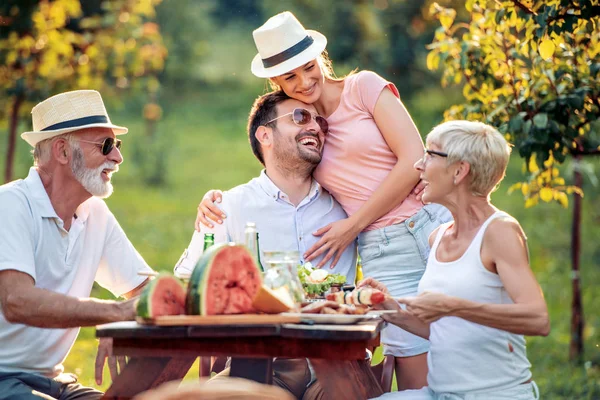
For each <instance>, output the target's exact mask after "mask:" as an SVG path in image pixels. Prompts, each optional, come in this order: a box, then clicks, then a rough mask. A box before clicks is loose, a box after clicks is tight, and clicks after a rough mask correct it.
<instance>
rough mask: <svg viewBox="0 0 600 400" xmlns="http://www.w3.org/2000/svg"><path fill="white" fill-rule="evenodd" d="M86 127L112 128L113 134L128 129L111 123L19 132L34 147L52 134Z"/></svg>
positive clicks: (121, 133) (121, 132)
mask: <svg viewBox="0 0 600 400" xmlns="http://www.w3.org/2000/svg"><path fill="white" fill-rule="evenodd" d="M86 128H110V129H112V130H113V132H114V133H115V135H124V134H126V133H127V132H128V131H129V130H128V129H127V128H125V127H124V126H118V125H113V124H89V125H82V126H74V127H70V128H63V129H55V130H49V131H30V132H23V133H22V134H21V139H23V140H25V141H26V142H27V143H29V144H30V145H31V147H35V145H36V144H38V143H39V142H41V141H42V140H46V139H50V138H53V137H54V136H58V135H62V134H64V133H69V132H74V131H78V130H81V129H86Z"/></svg>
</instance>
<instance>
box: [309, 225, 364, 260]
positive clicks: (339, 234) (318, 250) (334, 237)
mask: <svg viewBox="0 0 600 400" xmlns="http://www.w3.org/2000/svg"><path fill="white" fill-rule="evenodd" d="M360 231H361V229H360V228H358V227H356V226H355V224H354V223H353V222H352V221H351V220H350V219H349V218H346V219H342V220H340V221H336V222H333V223H331V224H329V225H327V226H324V227H323V228H321V229H319V230H317V231H316V232H314V233H313V235H314V236H322V237H321V239H319V241H318V242H317V243H315V244H314V245H313V246H312V247H311V248H310V249H308V251H307V252H306V253H305V254H304V259H305V260H306V261H311V260H314V259H315V258H317V257H318V256H320V255H321V254H324V253H325V252H327V254H325V257H323V259H322V260H321V262H320V263H319V264H318V265H317V268H321V267H323V265H325V264H326V263H327V261H329V260H330V259H332V258H333V261H332V262H331V265H330V266H329V268H333V267H335V265H336V264H337V262H338V261H339V260H340V257H341V256H342V253H343V252H344V250H346V247H348V246H349V245H350V244H351V243H352V242H353V241H354V240H356V236H358V234H359V233H360Z"/></svg>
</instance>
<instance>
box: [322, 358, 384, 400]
mask: <svg viewBox="0 0 600 400" xmlns="http://www.w3.org/2000/svg"><path fill="white" fill-rule="evenodd" d="M310 363H311V364H312V366H313V368H314V369H315V373H316V375H317V380H318V382H319V384H320V385H321V387H322V388H323V394H324V398H326V399H330V398H331V399H333V398H336V399H344V400H351V399H356V400H364V399H371V398H373V397H377V396H381V395H382V394H383V390H381V386H380V385H379V382H377V379H376V378H375V376H374V375H373V373H372V372H371V366H370V365H369V363H368V362H367V361H365V360H355V361H347V360H325V359H321V358H311V359H310Z"/></svg>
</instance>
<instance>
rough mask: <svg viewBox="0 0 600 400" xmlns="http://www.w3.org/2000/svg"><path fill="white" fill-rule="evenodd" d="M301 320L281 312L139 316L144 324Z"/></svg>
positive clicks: (245, 322)
mask: <svg viewBox="0 0 600 400" xmlns="http://www.w3.org/2000/svg"><path fill="white" fill-rule="evenodd" d="M300 321H301V317H300V315H281V314H238V315H208V316H202V315H165V316H163V317H157V318H154V319H145V318H139V317H138V318H137V322H138V323H140V324H143V325H157V326H180V325H265V324H266V325H271V324H272V325H278V324H294V323H299V322H300Z"/></svg>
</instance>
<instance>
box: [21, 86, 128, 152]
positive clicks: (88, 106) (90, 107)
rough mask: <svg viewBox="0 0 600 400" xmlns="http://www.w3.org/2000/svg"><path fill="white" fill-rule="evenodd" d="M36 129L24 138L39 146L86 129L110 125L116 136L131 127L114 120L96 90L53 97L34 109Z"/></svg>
mask: <svg viewBox="0 0 600 400" xmlns="http://www.w3.org/2000/svg"><path fill="white" fill-rule="evenodd" d="M31 119H32V121H33V131H31V132H24V133H22V134H21V138H22V139H23V140H25V141H26V142H27V143H29V144H30V145H31V146H33V147H35V145H36V144H37V143H38V142H41V141H42V140H46V139H50V138H52V137H54V136H58V135H62V134H63V133H68V132H73V131H77V130H79V129H84V128H95V127H97V128H110V129H112V130H113V132H114V133H115V135H123V134H125V133H127V128H125V127H122V126H118V125H114V124H113V123H112V122H110V118H109V117H108V113H107V112H106V108H105V107H104V102H103V101H102V96H100V93H98V92H97V91H95V90H74V91H72V92H65V93H61V94H57V95H56V96H52V97H50V98H48V99H46V100H44V101H42V102H41V103H39V104H38V105H36V106H35V107H33V109H32V110H31Z"/></svg>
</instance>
